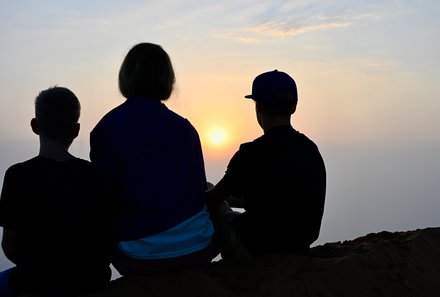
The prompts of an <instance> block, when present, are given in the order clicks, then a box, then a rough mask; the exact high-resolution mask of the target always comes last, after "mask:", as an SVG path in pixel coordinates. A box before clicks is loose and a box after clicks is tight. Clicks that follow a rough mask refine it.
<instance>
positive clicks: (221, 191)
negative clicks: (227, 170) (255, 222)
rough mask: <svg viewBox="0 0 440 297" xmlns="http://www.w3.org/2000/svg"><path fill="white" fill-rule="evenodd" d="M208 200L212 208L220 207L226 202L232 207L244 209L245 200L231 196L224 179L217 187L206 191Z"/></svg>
mask: <svg viewBox="0 0 440 297" xmlns="http://www.w3.org/2000/svg"><path fill="white" fill-rule="evenodd" d="M206 200H207V203H208V205H210V206H215V205H218V204H219V203H221V202H222V201H225V200H226V201H227V202H228V203H229V205H230V206H231V207H236V208H243V199H241V198H236V197H234V196H232V195H231V192H230V191H229V189H228V188H227V187H226V184H225V181H224V179H221V180H220V181H219V182H218V183H217V184H216V185H215V186H213V187H212V188H210V189H208V190H207V191H206Z"/></svg>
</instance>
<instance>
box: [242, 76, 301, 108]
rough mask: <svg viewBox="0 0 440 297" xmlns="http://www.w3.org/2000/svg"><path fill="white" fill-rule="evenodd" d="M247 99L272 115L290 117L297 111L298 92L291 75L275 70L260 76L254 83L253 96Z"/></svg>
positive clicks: (248, 96)
mask: <svg viewBox="0 0 440 297" xmlns="http://www.w3.org/2000/svg"><path fill="white" fill-rule="evenodd" d="M245 98H248V99H253V100H254V101H255V102H256V104H257V105H258V107H259V108H260V109H261V108H262V109H263V110H264V111H265V112H266V113H268V114H270V115H273V116H286V115H287V116H288V115H291V114H292V113H294V112H295V110H296V104H297V102H298V91H297V88H296V83H295V80H294V79H293V78H292V77H291V76H290V75H288V74H287V73H285V72H281V71H278V70H273V71H269V72H265V73H262V74H260V75H258V76H257V77H256V78H255V79H254V81H253V82H252V94H250V95H247V96H245Z"/></svg>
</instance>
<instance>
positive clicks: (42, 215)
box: [0, 87, 111, 296]
mask: <svg viewBox="0 0 440 297" xmlns="http://www.w3.org/2000/svg"><path fill="white" fill-rule="evenodd" d="M79 116H80V103H79V101H78V99H77V97H76V96H75V94H74V93H72V92H71V91H70V90H68V89H66V88H62V87H53V88H49V89H47V90H44V91H42V92H41V93H40V94H39V95H38V96H37V98H36V100H35V118H33V119H32V121H31V127H32V131H33V132H34V133H35V134H37V135H39V138H40V152H39V154H38V156H36V157H34V158H32V159H30V160H27V161H25V162H22V163H18V164H15V165H13V166H11V167H10V168H9V169H8V170H7V171H6V174H5V177H4V183H3V189H2V193H1V199H0V225H1V226H2V227H3V240H2V247H3V250H4V253H5V255H6V257H7V258H8V259H10V260H11V261H12V262H13V263H15V264H16V266H15V267H14V268H12V269H10V270H8V271H6V272H3V273H2V274H3V279H4V278H5V276H8V278H9V280H8V284H9V289H10V293H11V296H15V295H20V294H34V295H38V296H40V295H42V296H76V295H80V294H84V293H87V292H91V291H94V290H97V289H100V288H103V287H104V286H106V285H107V284H108V283H109V281H110V276H111V271H110V267H109V260H108V252H107V246H108V239H107V234H108V231H107V229H109V227H108V226H107V224H108V223H107V222H108V220H107V216H108V213H107V211H106V208H105V207H104V206H105V205H106V204H105V202H104V200H103V199H104V198H105V197H103V196H104V195H103V194H102V191H101V187H100V183H99V181H98V178H97V176H96V175H95V171H94V169H93V167H92V165H91V163H90V162H88V161H86V160H82V159H79V158H76V157H74V156H72V155H71V154H70V153H69V152H68V149H69V146H70V145H71V143H72V141H73V140H74V139H75V138H76V137H77V135H78V133H79V129H80V125H79V123H78V119H79ZM3 289H4V288H3ZM3 294H5V293H3ZM2 296H3V295H2Z"/></svg>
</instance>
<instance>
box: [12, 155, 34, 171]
mask: <svg viewBox="0 0 440 297" xmlns="http://www.w3.org/2000/svg"><path fill="white" fill-rule="evenodd" d="M38 162H39V158H38V157H33V158H31V159H28V160H25V161H22V162H18V163H15V164H12V165H11V166H9V168H8V169H7V170H6V173H9V174H10V173H16V172H23V171H27V170H29V169H32V168H35V167H36V166H37V163H38Z"/></svg>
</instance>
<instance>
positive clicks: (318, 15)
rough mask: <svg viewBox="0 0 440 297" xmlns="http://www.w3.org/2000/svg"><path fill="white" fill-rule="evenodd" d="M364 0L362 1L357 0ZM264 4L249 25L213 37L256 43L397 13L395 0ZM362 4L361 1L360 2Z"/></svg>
mask: <svg viewBox="0 0 440 297" xmlns="http://www.w3.org/2000/svg"><path fill="white" fill-rule="evenodd" d="M360 2H365V1H360ZM291 3H292V2H288V3H287V4H286V3H284V4H283V3H281V4H277V3H276V2H275V3H274V4H273V5H272V6H270V7H269V6H267V7H265V8H266V11H259V13H258V14H256V15H254V16H250V17H249V18H248V19H247V21H248V22H249V23H250V25H248V26H241V27H239V28H234V29H230V30H226V31H223V32H221V33H217V34H215V37H216V38H224V39H231V40H234V41H237V42H243V43H259V42H262V41H264V40H266V39H267V38H284V37H292V36H296V35H300V34H306V33H313V32H318V31H324V30H334V29H339V28H343V27H348V26H350V25H352V24H354V23H356V22H360V21H365V20H374V19H381V18H384V17H386V16H387V15H390V14H393V13H397V8H398V5H397V4H398V1H397V2H396V1H368V3H358V2H356V3H355V2H346V3H344V4H340V2H338V1H298V2H295V5H293V4H291ZM361 4H362V5H361Z"/></svg>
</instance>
